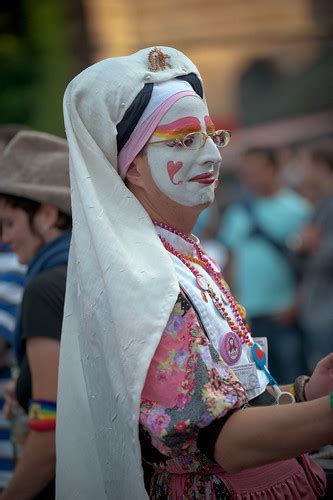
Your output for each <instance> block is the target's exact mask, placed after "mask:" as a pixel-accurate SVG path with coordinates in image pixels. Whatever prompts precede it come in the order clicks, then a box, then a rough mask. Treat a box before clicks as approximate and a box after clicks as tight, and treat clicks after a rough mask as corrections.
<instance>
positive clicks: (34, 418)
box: [28, 399, 57, 432]
mask: <svg viewBox="0 0 333 500" xmlns="http://www.w3.org/2000/svg"><path fill="white" fill-rule="evenodd" d="M56 414H57V404H56V403H55V402H54V401H45V400H44V399H31V400H30V401H29V420H28V425H29V429H31V430H32V431H37V432H43V431H53V430H54V429H55V426H56Z"/></svg>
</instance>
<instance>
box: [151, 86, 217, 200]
mask: <svg viewBox="0 0 333 500" xmlns="http://www.w3.org/2000/svg"><path fill="white" fill-rule="evenodd" d="M192 132H204V133H207V134H208V133H212V132H214V124H213V122H212V120H211V119H210V117H209V114H208V110H207V107H206V105H205V104H204V102H203V101H202V100H201V99H199V98H196V97H194V96H193V97H191V96H188V97H184V98H183V99H180V100H179V101H177V102H176V103H175V104H174V105H173V106H172V107H171V108H170V110H169V111H168V112H167V113H166V115H165V116H164V118H163V119H162V120H161V122H160V123H159V125H158V127H157V129H156V130H155V132H154V134H153V135H152V137H151V139H150V142H152V143H154V142H155V141H161V140H164V139H170V141H169V142H163V143H159V144H148V146H147V147H146V152H147V159H148V165H149V168H150V172H151V176H152V179H153V181H154V183H155V185H156V186H157V188H158V189H159V190H160V191H161V192H162V193H163V194H164V195H165V196H167V198H169V199H170V200H172V201H174V202H176V203H178V204H180V205H183V206H187V207H195V206H198V205H208V204H210V203H212V201H213V200H214V193H215V189H216V187H217V182H218V176H219V170H220V165H221V155H220V151H219V149H218V148H217V146H216V145H215V144H214V142H213V140H212V139H211V138H208V139H207V141H206V143H205V145H204V146H203V147H202V148H201V149H196V150H192V149H187V148H185V147H184V146H180V145H177V144H176V143H175V140H176V139H177V138H182V137H184V136H185V135H187V134H190V133H192Z"/></svg>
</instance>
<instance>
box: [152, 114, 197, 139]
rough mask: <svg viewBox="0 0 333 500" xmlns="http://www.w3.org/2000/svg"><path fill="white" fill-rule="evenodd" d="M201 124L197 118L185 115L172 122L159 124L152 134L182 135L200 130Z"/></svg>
mask: <svg viewBox="0 0 333 500" xmlns="http://www.w3.org/2000/svg"><path fill="white" fill-rule="evenodd" d="M200 131H201V125H200V122H199V120H198V118H195V117H194V116H187V117H185V118H180V119H179V120H175V121H174V122H170V123H166V124H165V125H159V126H158V127H157V128H156V129H155V131H154V135H155V134H156V135H160V134H161V135H183V134H188V133H190V132H200Z"/></svg>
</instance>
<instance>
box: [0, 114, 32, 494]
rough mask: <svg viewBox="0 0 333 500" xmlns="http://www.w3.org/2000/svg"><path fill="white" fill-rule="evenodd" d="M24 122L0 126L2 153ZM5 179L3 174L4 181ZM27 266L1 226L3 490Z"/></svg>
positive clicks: (9, 461)
mask: <svg viewBox="0 0 333 500" xmlns="http://www.w3.org/2000/svg"><path fill="white" fill-rule="evenodd" d="M24 129H28V127H25V126H24V125H19V124H7V125H1V126H0V157H1V155H2V152H3V150H4V149H5V147H6V145H7V144H8V143H9V142H10V141H11V140H12V139H13V137H14V136H15V135H16V134H17V133H18V132H19V131H20V130H24ZM2 181H3V179H2V178H1V177H0V185H1V182H2ZM24 274H25V266H23V265H21V264H20V263H19V262H18V260H17V257H16V255H15V254H14V253H13V252H11V250H10V248H9V246H8V245H5V244H3V243H2V242H1V227H0V381H1V385H0V408H1V410H0V490H1V489H2V488H4V487H5V486H7V484H8V482H9V481H10V478H11V476H12V471H13V469H14V456H13V448H12V445H11V442H10V424H9V422H8V421H7V420H6V419H5V418H3V405H4V394H3V388H4V387H5V385H6V383H7V382H8V381H9V380H10V378H11V369H12V367H13V364H14V358H13V343H14V330H15V323H16V317H17V313H18V307H19V304H20V302H21V299H22V294H23V285H24Z"/></svg>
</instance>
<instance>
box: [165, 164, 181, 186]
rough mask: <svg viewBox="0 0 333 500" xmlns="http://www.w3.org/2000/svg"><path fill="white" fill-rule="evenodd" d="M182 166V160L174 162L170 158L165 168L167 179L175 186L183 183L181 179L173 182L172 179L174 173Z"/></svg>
mask: <svg viewBox="0 0 333 500" xmlns="http://www.w3.org/2000/svg"><path fill="white" fill-rule="evenodd" d="M182 167H183V162H182V161H177V163H175V162H174V161H172V160H170V161H168V163H167V169H168V174H169V179H170V181H171V182H172V184H174V185H175V186H178V185H179V184H182V183H183V181H178V182H175V181H174V180H173V179H174V177H175V175H176V173H177V172H179V170H180V169H181V168H182Z"/></svg>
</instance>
